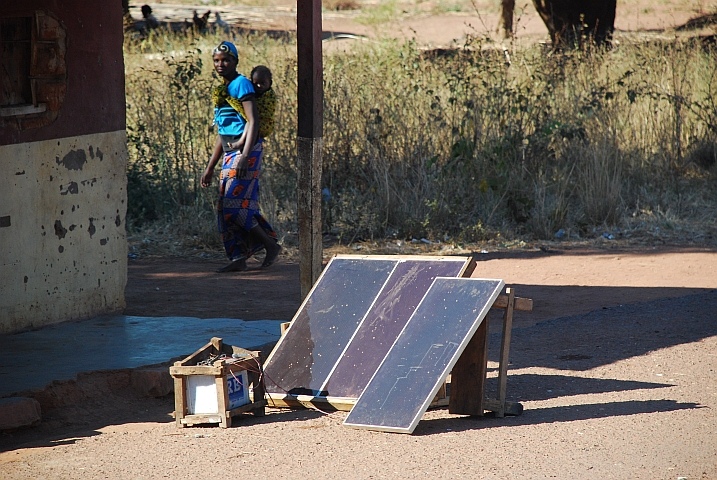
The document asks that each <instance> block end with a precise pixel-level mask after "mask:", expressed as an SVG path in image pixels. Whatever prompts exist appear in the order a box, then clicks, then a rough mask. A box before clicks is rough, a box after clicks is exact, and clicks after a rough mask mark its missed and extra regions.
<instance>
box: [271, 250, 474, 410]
mask: <svg viewBox="0 0 717 480" xmlns="http://www.w3.org/2000/svg"><path fill="white" fill-rule="evenodd" d="M340 259H350V260H368V261H373V260H383V261H386V260H390V261H395V262H396V265H395V266H397V265H398V263H399V262H401V261H404V262H405V261H432V262H436V261H452V262H463V266H462V268H461V269H460V271H459V273H458V275H457V276H456V277H441V278H466V277H470V275H471V273H472V272H473V269H474V268H475V261H474V260H473V259H472V258H471V257H463V256H441V257H434V256H429V255H335V256H333V257H332V258H331V260H329V263H328V264H327V265H326V267H325V268H324V269H323V271H322V272H321V275H320V276H319V278H318V279H317V281H316V283H314V285H313V286H312V288H311V290H310V291H309V293H308V295H306V298H304V300H303V301H302V303H301V306H300V307H299V309H298V310H297V311H296V313H295V314H294V317H293V318H292V320H291V323H290V324H289V328H288V329H287V330H286V332H284V335H282V337H281V338H280V339H279V341H278V342H277V344H276V345H275V346H274V349H273V350H272V352H271V353H270V354H269V357H268V358H267V360H266V362H265V365H269V364H270V363H271V360H272V358H273V357H274V356H275V353H276V352H277V351H279V349H280V348H281V345H282V344H283V342H284V341H285V339H286V338H288V337H289V332H290V331H291V329H292V328H293V327H294V320H296V319H297V318H298V317H299V316H300V314H301V312H302V310H303V309H304V308H305V307H306V305H307V303H308V302H309V301H310V299H311V298H312V295H313V294H314V291H315V290H316V289H317V288H318V287H319V286H320V284H321V281H322V280H323V278H324V275H325V274H326V272H327V271H328V270H329V268H330V267H331V265H332V264H333V262H334V261H335V260H340ZM395 266H394V269H395ZM390 276H391V274H389V276H388V278H390ZM437 278H439V277H437ZM434 281H435V279H434ZM431 284H433V282H432V283H431ZM384 286H385V284H384ZM384 286H382V287H381V289H380V290H379V291H378V293H377V294H376V295H375V296H374V298H373V299H371V306H370V307H369V309H368V310H367V312H366V314H365V315H364V317H363V318H362V319H361V321H360V322H359V323H358V324H357V325H356V329H355V330H354V334H355V333H356V332H357V331H358V330H359V329H360V328H361V325H362V324H363V321H364V320H365V318H366V316H367V315H368V314H369V313H370V312H371V309H372V308H373V305H374V302H375V301H376V299H377V298H378V297H379V296H380V295H381V292H383V288H384ZM429 289H430V287H429ZM427 291H428V290H427ZM423 296H424V297H425V293H424V295H423ZM419 305H420V302H419ZM416 308H418V306H417V307H416ZM414 313H415V312H414ZM409 321H410V319H409ZM351 340H353V335H352V337H351V338H350V339H349V341H348V342H347V344H346V345H345V346H344V349H343V352H342V354H341V356H340V357H339V358H338V359H337V360H336V362H335V364H334V367H335V366H336V365H337V364H338V363H339V362H340V361H341V358H343V353H344V352H345V351H346V350H347V349H348V348H349V346H350V345H351ZM389 351H390V350H389ZM332 372H333V371H332ZM374 373H375V372H374ZM329 378H330V375H329V376H328V377H327V378H326V379H325V381H324V382H323V383H326V381H328V379H329ZM266 397H267V399H268V400H269V405H272V404H274V405H286V406H302V405H303V406H307V407H311V406H317V405H320V406H322V407H331V408H334V409H336V410H350V409H351V407H353V405H354V404H355V403H356V401H357V400H358V397H333V396H321V395H297V394H289V393H273V392H267V393H266Z"/></svg>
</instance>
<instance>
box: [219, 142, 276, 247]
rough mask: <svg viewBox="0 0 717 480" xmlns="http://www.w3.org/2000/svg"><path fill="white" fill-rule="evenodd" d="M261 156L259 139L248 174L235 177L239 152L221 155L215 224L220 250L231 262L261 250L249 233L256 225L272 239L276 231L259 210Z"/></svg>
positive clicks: (262, 150)
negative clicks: (219, 234) (217, 229)
mask: <svg viewBox="0 0 717 480" xmlns="http://www.w3.org/2000/svg"><path fill="white" fill-rule="evenodd" d="M263 153H264V145H263V141H262V140H261V139H260V140H258V141H257V142H256V144H255V145H254V148H253V149H252V151H251V153H250V154H249V161H248V171H247V174H246V175H245V176H244V177H242V178H237V171H236V166H237V163H238V162H239V152H237V151H235V152H229V153H225V154H224V160H223V162H222V173H221V176H220V180H219V202H218V205H217V223H218V227H219V233H221V235H222V242H223V243H224V250H225V251H226V253H227V257H229V258H230V259H231V260H238V259H240V258H249V257H251V256H252V255H254V254H255V253H257V252H259V251H261V249H263V248H264V244H263V243H262V242H261V241H260V240H259V239H258V238H255V237H254V235H252V234H251V232H250V230H251V229H252V228H254V227H256V226H259V227H261V228H263V229H264V231H266V233H267V234H268V235H269V237H271V238H273V239H275V240H276V232H274V230H273V229H272V228H271V225H269V222H267V221H266V219H265V218H264V217H263V216H262V215H261V213H260V211H259V172H260V171H261V161H262V156H263Z"/></svg>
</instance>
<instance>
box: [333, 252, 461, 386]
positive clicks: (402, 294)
mask: <svg viewBox="0 0 717 480" xmlns="http://www.w3.org/2000/svg"><path fill="white" fill-rule="evenodd" d="M463 264H464V262H456V261H452V262H442V261H404V262H401V263H399V264H398V265H397V266H396V268H395V269H394V271H393V273H391V276H390V277H389V279H388V281H387V282H386V285H385V286H384V288H383V290H382V291H381V293H380V294H379V295H378V298H377V299H376V303H375V304H374V306H373V308H371V311H370V312H369V313H368V315H367V316H366V318H365V319H364V321H363V323H362V324H361V325H360V326H359V328H358V330H357V331H356V334H355V335H354V337H353V339H352V340H351V343H350V344H349V345H348V347H347V348H346V350H345V351H344V354H343V356H342V357H341V359H340V360H339V362H338V364H337V365H336V368H335V369H334V371H333V373H332V374H331V376H330V378H329V381H328V382H327V384H326V385H325V386H324V387H323V390H324V391H326V392H327V395H330V396H332V397H353V398H358V397H359V395H361V392H362V391H363V389H364V388H365V387H366V384H368V381H369V380H370V379H371V376H372V375H373V373H374V372H375V371H376V369H377V368H378V366H379V364H380V363H381V360H383V357H385V356H386V353H387V352H388V350H389V348H391V345H393V342H394V341H395V340H396V337H398V334H399V333H401V330H402V329H403V327H404V325H406V322H407V321H408V319H409V318H410V317H411V314H412V313H413V311H414V310H415V309H416V306H417V305H418V303H419V302H420V301H421V298H423V296H424V295H425V294H426V291H428V288H429V287H430V286H431V283H432V282H433V280H434V279H435V278H436V277H457V276H458V274H459V273H460V271H461V269H462V268H463Z"/></svg>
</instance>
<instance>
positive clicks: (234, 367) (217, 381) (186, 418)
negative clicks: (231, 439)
mask: <svg viewBox="0 0 717 480" xmlns="http://www.w3.org/2000/svg"><path fill="white" fill-rule="evenodd" d="M222 353H223V354H225V355H226V356H227V357H228V358H224V359H221V360H217V361H215V362H213V363H212V364H211V365H197V363H199V362H202V361H204V360H207V359H210V358H213V357H215V356H217V355H219V354H222ZM233 354H237V355H239V358H232V355H233ZM260 370H261V352H258V351H249V350H245V349H243V348H239V347H233V346H231V345H225V344H223V343H222V339H221V338H217V337H214V338H212V340H211V341H210V342H209V343H207V344H206V345H205V346H203V347H202V348H200V349H199V350H197V351H196V352H194V353H193V354H191V355H190V356H188V357H187V358H185V359H184V360H182V361H180V362H175V363H174V366H172V367H170V368H169V373H170V375H172V377H174V418H175V421H176V423H177V427H180V428H181V427H184V426H191V425H198V424H203V423H218V424H219V425H220V426H221V427H222V428H228V427H231V425H232V417H233V416H235V415H239V414H240V413H245V412H252V413H253V414H254V415H256V416H263V415H264V414H265V411H266V410H265V407H266V399H265V398H264V384H263V379H262V378H261V373H260ZM243 371H245V372H246V375H247V379H248V381H247V384H246V385H242V386H243V387H244V388H245V389H247V390H248V391H249V403H247V404H244V405H240V406H238V407H236V408H230V405H231V404H230V398H229V395H230V387H229V385H228V382H230V381H232V380H234V382H239V380H238V379H239V378H241V372H243ZM192 376H204V377H207V378H213V381H214V385H215V388H216V396H217V399H216V400H217V403H216V405H217V407H216V411H215V412H209V413H189V405H188V403H189V395H190V394H191V393H190V392H188V391H187V386H188V383H189V378H190V377H192ZM205 383H206V382H205Z"/></svg>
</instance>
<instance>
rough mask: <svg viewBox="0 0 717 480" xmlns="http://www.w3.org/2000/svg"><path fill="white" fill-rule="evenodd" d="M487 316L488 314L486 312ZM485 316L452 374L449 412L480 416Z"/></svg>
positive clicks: (486, 320) (484, 373)
mask: <svg viewBox="0 0 717 480" xmlns="http://www.w3.org/2000/svg"><path fill="white" fill-rule="evenodd" d="M489 313H490V312H489ZM488 317H489V315H486V316H485V318H484V319H483V322H482V323H481V324H480V325H479V326H478V329H477V330H476V333H474V334H473V337H472V338H471V340H470V342H468V345H467V346H466V349H465V350H463V353H462V354H461V356H460V357H459V358H458V362H456V365H455V366H454V367H453V371H452V372H451V395H450V398H449V400H448V412H449V413H452V414H455V415H473V416H481V415H483V410H484V407H483V396H484V394H485V377H486V367H487V364H488V322H489V319H488Z"/></svg>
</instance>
